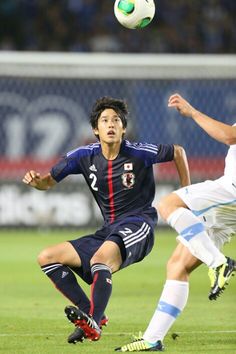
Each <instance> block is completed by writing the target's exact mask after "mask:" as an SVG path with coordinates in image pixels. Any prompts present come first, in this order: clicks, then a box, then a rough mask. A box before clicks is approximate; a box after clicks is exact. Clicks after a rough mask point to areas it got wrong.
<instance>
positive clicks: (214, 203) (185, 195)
mask: <svg viewBox="0 0 236 354" xmlns="http://www.w3.org/2000/svg"><path fill="white" fill-rule="evenodd" d="M175 193H176V194H178V196H179V197H180V198H181V199H182V200H183V201H184V203H185V204H186V205H187V206H188V208H189V209H190V210H191V211H192V212H193V213H194V214H195V215H196V216H197V217H198V218H199V219H200V220H201V222H203V224H204V226H205V228H206V230H207V232H208V234H209V236H210V238H211V239H212V241H213V242H214V244H215V245H216V247H217V248H219V249H220V248H221V247H222V246H223V245H224V243H226V242H229V241H230V238H231V236H233V235H234V234H236V186H235V185H234V184H232V181H230V180H229V179H228V178H227V177H225V176H224V177H221V178H219V179H217V180H214V181H205V182H202V183H196V184H192V185H190V186H188V187H183V188H180V189H178V190H177V191H175Z"/></svg>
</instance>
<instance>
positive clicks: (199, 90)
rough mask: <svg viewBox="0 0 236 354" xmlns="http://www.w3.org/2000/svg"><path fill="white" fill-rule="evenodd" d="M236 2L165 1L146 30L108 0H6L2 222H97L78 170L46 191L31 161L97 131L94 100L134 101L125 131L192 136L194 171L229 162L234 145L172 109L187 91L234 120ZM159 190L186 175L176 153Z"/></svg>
mask: <svg viewBox="0 0 236 354" xmlns="http://www.w3.org/2000/svg"><path fill="white" fill-rule="evenodd" d="M235 13H236V2H234V1H232V0H224V1H219V0H206V1H204V2H199V1H198V0H192V1H185V0H178V1H175V2H166V1H163V0H159V1H158V2H157V14H156V17H155V18H154V20H153V22H152V23H151V25H150V26H148V27H147V28H145V29H142V30H133V31H132V30H127V29H125V28H122V27H121V26H120V25H119V24H118V23H117V22H116V20H115V18H114V15H113V2H112V1H111V0H103V1H95V0H84V1H83V0H67V1H66V0H58V1H56V2H55V1H50V0H48V1H46V0H41V1H39V0H31V1H27V0H25V1H24V0H18V1H16V0H1V2H0V23H1V28H0V120H1V124H0V132H1V140H0V210H1V213H0V227H18V226H21V227H22V226H23V227H29V226H36V227H38V226H40V227H46V228H48V227H55V226H60V227H63V226H66V227H68V226H72V227H82V228H84V227H88V226H89V227H91V226H92V227H93V226H95V225H97V223H99V222H100V214H99V211H98V210H97V208H96V206H95V204H94V201H93V200H92V199H91V196H90V194H89V192H88V190H87V187H86V186H85V184H84V182H83V180H82V179H81V178H78V176H76V177H72V178H68V179H67V181H64V182H63V183H61V184H60V185H59V186H57V188H55V190H52V191H50V192H48V193H47V194H45V193H42V192H39V191H35V190H31V189H28V188H27V187H26V186H24V185H22V183H21V179H22V177H23V175H24V173H25V172H26V170H28V169H36V170H38V171H40V172H42V173H44V172H47V171H48V169H49V168H50V166H51V165H52V163H54V161H56V159H57V158H58V157H59V156H60V155H61V154H63V153H64V152H66V151H68V150H71V149H73V148H74V147H76V146H78V145H81V144H86V143H88V142H92V141H94V137H93V135H92V133H91V129H90V126H89V124H88V116H89V113H90V109H91V105H92V104H93V102H94V101H95V100H96V98H98V97H100V96H103V95H111V96H115V97H120V98H125V99H126V100H127V102H128V104H129V110H130V124H129V130H128V134H127V136H128V138H129V139H134V140H136V139H137V140H141V141H148V142H164V143H165V142H166V143H175V144H180V145H182V146H184V148H185V149H186V152H187V154H188V157H189V162H190V168H191V172H192V180H193V182H196V181H200V180H203V179H206V178H217V177H218V176H220V175H221V174H222V173H223V168H224V156H225V153H226V151H227V147H226V146H223V145H222V144H220V143H217V142H215V141H213V139H211V138H209V137H208V136H207V135H206V134H205V133H204V132H203V131H201V130H200V129H199V128H198V127H197V126H196V125H194V124H193V122H191V121H188V120H184V119H182V118H180V117H179V116H178V114H177V113H176V112H174V111H170V110H169V109H168V108H167V100H168V97H169V95H170V94H172V93H174V92H179V93H181V94H183V95H184V96H185V97H186V98H187V99H189V100H190V101H191V102H192V104H193V105H195V106H196V107H198V108H199V109H200V110H202V111H204V112H206V113H207V114H209V115H211V116H213V117H216V118H218V119H219V120H222V121H224V122H226V123H229V124H233V123H234V122H235V121H236V100H235V97H236V55H235V54H236V29H235ZM155 175H156V179H157V185H158V188H157V195H156V198H159V197H160V195H161V194H166V193H168V192H170V191H171V190H172V189H173V188H175V187H176V186H178V180H177V175H176V173H175V171H174V169H173V166H172V164H165V165H163V166H162V165H159V166H156V168H155Z"/></svg>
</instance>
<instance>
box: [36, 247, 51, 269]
mask: <svg viewBox="0 0 236 354" xmlns="http://www.w3.org/2000/svg"><path fill="white" fill-rule="evenodd" d="M37 261H38V264H39V265H40V266H44V265H45V264H50V263H52V262H53V254H52V253H51V252H50V250H49V249H47V248H46V249H44V250H43V251H41V252H40V253H39V255H38V257H37Z"/></svg>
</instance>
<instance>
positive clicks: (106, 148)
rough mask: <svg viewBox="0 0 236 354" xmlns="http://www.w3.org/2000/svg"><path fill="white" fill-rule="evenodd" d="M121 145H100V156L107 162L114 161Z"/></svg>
mask: <svg viewBox="0 0 236 354" xmlns="http://www.w3.org/2000/svg"><path fill="white" fill-rule="evenodd" d="M120 146H121V143H120V142H119V143H112V144H106V143H101V147H102V154H103V156H104V157H105V158H106V159H107V160H114V159H115V158H116V157H117V155H118V154H119V151H120Z"/></svg>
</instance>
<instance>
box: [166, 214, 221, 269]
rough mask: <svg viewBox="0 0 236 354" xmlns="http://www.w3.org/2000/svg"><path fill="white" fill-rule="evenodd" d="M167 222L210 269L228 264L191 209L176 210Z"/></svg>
mask: <svg viewBox="0 0 236 354" xmlns="http://www.w3.org/2000/svg"><path fill="white" fill-rule="evenodd" d="M167 222H168V224H170V225H171V226H172V227H173V228H174V229H175V230H176V231H177V232H178V234H179V236H178V237H177V239H178V240H179V241H180V242H181V243H183V244H184V245H185V246H186V247H187V248H188V249H189V251H190V252H191V253H192V254H193V255H194V256H195V257H196V258H198V259H200V260H201V261H202V262H203V263H205V264H206V265H207V266H208V267H211V268H215V267H218V266H219V265H221V264H223V263H225V262H226V258H225V256H224V255H223V253H221V252H220V251H219V250H218V248H217V247H216V246H215V245H214V243H213V242H212V240H211V239H210V237H209V236H208V234H207V232H206V231H205V228H204V225H203V224H202V223H201V222H200V220H199V219H198V218H197V217H196V216H195V215H194V214H193V213H192V212H191V211H190V210H189V209H186V208H178V209H176V210H175V211H174V212H173V213H171V215H170V216H169V217H168V219H167Z"/></svg>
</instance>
